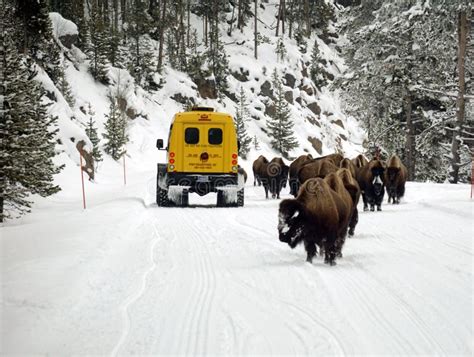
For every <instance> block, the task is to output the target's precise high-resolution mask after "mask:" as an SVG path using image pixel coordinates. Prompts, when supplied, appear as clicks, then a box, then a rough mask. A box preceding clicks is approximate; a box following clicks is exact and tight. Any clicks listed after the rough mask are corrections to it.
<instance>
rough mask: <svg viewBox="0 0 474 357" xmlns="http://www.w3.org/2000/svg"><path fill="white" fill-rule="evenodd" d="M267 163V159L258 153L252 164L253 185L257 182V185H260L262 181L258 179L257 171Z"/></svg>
mask: <svg viewBox="0 0 474 357" xmlns="http://www.w3.org/2000/svg"><path fill="white" fill-rule="evenodd" d="M267 164H268V160H267V158H266V157H265V156H263V155H260V156H259V157H258V158H257V159H256V160H255V161H254V162H253V165H252V171H253V185H254V186H255V185H256V184H257V183H258V185H259V186H261V185H262V181H261V180H260V176H259V173H261V172H263V170H264V166H265V165H267Z"/></svg>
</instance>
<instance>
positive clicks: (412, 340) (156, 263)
mask: <svg viewBox="0 0 474 357" xmlns="http://www.w3.org/2000/svg"><path fill="white" fill-rule="evenodd" d="M131 181H132V182H133V180H131ZM249 183H250V181H249V182H248V184H249ZM89 186H93V185H91V184H90V185H89ZM96 186H98V185H96ZM110 187H111V188H110V189H109V191H108V192H103V191H101V192H100V193H99V189H97V188H95V190H96V191H97V192H96V194H95V195H94V198H93V199H92V200H91V202H90V203H89V208H88V209H87V210H86V211H81V210H80V208H79V205H80V201H78V199H77V198H73V197H70V199H69V200H68V199H67V197H58V198H57V199H56V201H54V200H49V201H44V203H40V204H38V208H37V209H36V210H35V213H33V214H31V215H29V216H27V217H25V218H23V219H21V220H19V221H15V222H14V223H11V224H8V225H6V226H5V227H3V228H0V229H1V230H2V237H1V260H2V263H1V284H2V307H1V312H2V315H1V323H2V324H1V341H0V345H1V351H0V352H1V353H2V354H32V353H39V354H51V355H71V354H89V355H90V354H95V355H128V354H139V355H145V354H154V355H157V354H160V355H165V354H179V355H198V354H206V355H209V354H213V355H237V354H253V355H255V354H291V355H296V354H306V355H313V356H318V355H329V354H331V355H333V354H338V355H354V354H363V355H367V354H372V355H373V354H389V355H409V354H429V355H434V354H437V355H472V353H473V330H472V320H473V308H472V299H473V273H472V268H473V265H472V263H473V249H472V239H473V222H474V220H473V217H474V215H473V207H474V206H473V204H474V203H473V201H470V200H469V187H468V186H466V185H457V186H454V185H437V184H416V183H409V184H408V187H407V195H406V198H405V200H404V201H403V202H402V204H400V205H398V206H392V205H390V206H389V205H387V204H385V205H384V206H383V212H375V213H374V212H361V213H360V219H359V225H358V226H357V228H356V234H355V237H354V238H352V239H348V240H347V241H346V245H345V248H344V251H343V253H344V258H342V259H340V260H339V261H338V265H337V266H334V267H330V266H327V265H325V264H323V262H322V259H321V258H319V257H318V258H317V259H315V261H314V262H313V264H312V265H310V264H308V263H306V262H305V258H306V254H305V252H304V248H303V247H302V246H299V247H297V248H296V249H295V250H291V249H290V248H289V247H288V246H287V245H286V244H283V243H281V242H280V241H279V240H278V234H277V229H276V225H277V209H278V203H279V201H277V200H265V199H264V195H263V189H262V188H259V187H257V188H254V187H253V186H247V187H246V204H245V207H244V208H229V209H217V208H213V207H212V208H211V207H210V205H211V204H212V203H213V200H214V198H215V196H214V197H205V198H204V199H203V198H200V197H190V201H191V204H193V203H194V205H193V206H192V207H189V208H158V207H156V205H154V204H153V179H152V176H148V177H145V178H143V177H141V178H140V176H137V177H136V178H135V184H130V185H129V186H127V187H126V188H125V189H123V188H122V189H120V190H119V192H120V193H117V191H118V189H117V187H118V186H117V187H115V188H116V190H114V186H113V185H112V186H110ZM144 187H146V188H144ZM283 196H284V197H288V195H287V194H285V195H283ZM208 204H209V206H208ZM42 205H43V206H42Z"/></svg>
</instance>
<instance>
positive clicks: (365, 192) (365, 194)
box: [357, 159, 385, 211]
mask: <svg viewBox="0 0 474 357" xmlns="http://www.w3.org/2000/svg"><path fill="white" fill-rule="evenodd" d="M384 171H385V165H384V163H383V161H381V160H377V159H372V160H371V161H369V163H368V164H366V165H365V166H364V167H362V168H361V169H360V170H359V172H358V173H357V182H358V183H359V186H360V189H361V192H362V200H363V201H364V211H367V210H368V209H369V206H368V205H370V210H371V211H374V210H375V206H377V211H381V210H382V201H383V196H384V194H385V184H384V179H385V177H384Z"/></svg>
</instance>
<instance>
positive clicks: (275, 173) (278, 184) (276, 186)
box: [253, 156, 289, 198]
mask: <svg viewBox="0 0 474 357" xmlns="http://www.w3.org/2000/svg"><path fill="white" fill-rule="evenodd" d="M265 161H266V162H265ZM288 170H289V167H288V166H287V165H285V163H284V162H283V159H282V158H281V157H275V158H273V159H272V161H270V162H268V160H267V159H266V158H265V157H264V156H260V157H259V158H258V159H257V160H255V162H254V163H253V171H254V178H255V180H257V181H258V182H259V185H260V184H262V185H263V188H264V189H265V197H266V198H268V191H270V193H271V194H272V198H280V191H281V189H282V188H283V187H286V182H287V180H288ZM255 180H254V185H255Z"/></svg>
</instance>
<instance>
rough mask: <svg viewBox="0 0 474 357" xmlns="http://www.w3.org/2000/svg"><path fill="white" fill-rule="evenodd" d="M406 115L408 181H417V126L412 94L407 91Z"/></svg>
mask: <svg viewBox="0 0 474 357" xmlns="http://www.w3.org/2000/svg"><path fill="white" fill-rule="evenodd" d="M405 114H406V121H407V137H406V144H405V152H406V164H407V169H408V181H414V180H415V168H416V163H415V150H416V148H415V125H414V123H413V118H412V98H411V93H410V92H408V91H407V94H406V96H405Z"/></svg>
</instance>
